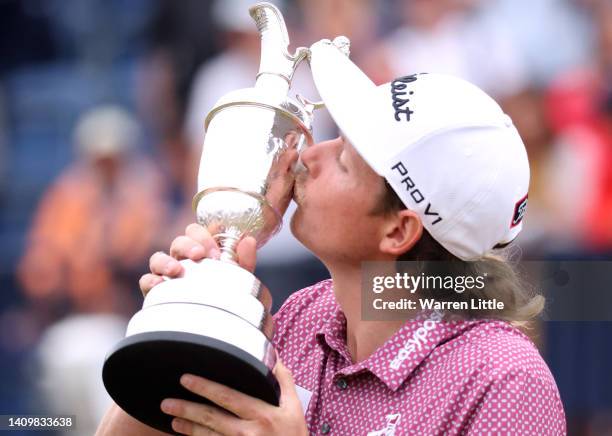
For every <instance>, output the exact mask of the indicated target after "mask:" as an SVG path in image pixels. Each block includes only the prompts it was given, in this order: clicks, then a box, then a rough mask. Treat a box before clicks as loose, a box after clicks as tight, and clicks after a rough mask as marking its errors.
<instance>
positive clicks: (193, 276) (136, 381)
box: [102, 3, 348, 432]
mask: <svg viewBox="0 0 612 436" xmlns="http://www.w3.org/2000/svg"><path fill="white" fill-rule="evenodd" d="M250 14H251V16H252V17H253V19H254V21H255V23H256V25H257V29H258V30H259V32H260V34H261V43H262V47H261V63H260V69H259V73H258V74H257V78H256V83H255V86H254V87H253V88H247V89H240V90H237V91H233V92H230V93H229V94H227V95H225V96H224V97H222V98H221V99H220V100H219V101H218V102H217V104H216V105H215V107H214V108H213V109H212V110H211V112H210V113H209V114H208V116H207V117H206V120H205V129H206V136H205V140H204V147H203V151H202V159H201V162H200V170H199V177H198V193H197V195H196V196H195V198H194V202H193V205H194V209H195V211H196V213H197V220H198V222H199V223H200V224H201V225H202V226H204V227H205V228H206V229H207V230H208V232H209V233H210V234H211V235H213V237H214V238H215V239H216V241H217V243H218V245H219V247H220V250H221V256H220V259H219V260H213V259H205V260H203V261H201V262H198V263H195V262H193V261H190V260H183V261H181V262H182V264H183V267H184V270H185V274H184V276H183V277H181V278H176V279H172V280H166V281H164V282H163V283H161V284H159V285H157V286H156V287H155V288H153V289H152V290H151V291H150V292H149V293H148V294H147V296H146V298H145V301H144V304H143V307H142V310H140V311H139V312H138V313H136V314H135V315H134V317H133V318H132V319H131V320H130V323H129V325H128V328H127V333H126V337H125V338H124V339H123V340H122V341H121V342H119V343H118V344H117V345H116V346H115V347H114V348H113V349H112V350H111V352H110V353H109V354H108V356H107V358H106V361H105V363H104V368H103V374H102V376H103V380H104V384H105V386H106V389H107V391H108V392H109V394H110V395H111V397H112V398H113V399H114V400H115V402H116V403H117V404H118V405H119V406H120V407H121V408H122V409H123V410H124V411H126V412H127V413H129V414H130V415H132V416H133V417H135V418H136V419H138V420H140V421H142V422H144V423H145V424H148V425H150V426H152V427H154V428H157V429H159V430H162V431H166V432H172V428H171V417H170V416H168V415H166V414H164V413H162V412H161V411H160V408H159V404H160V402H161V401H162V400H163V399H164V398H184V399H187V400H190V401H196V402H205V401H206V400H205V399H203V398H202V397H198V396H196V395H195V394H192V393H190V392H188V391H187V390H185V389H184V388H182V387H181V386H180V384H179V379H180V376H181V375H183V374H185V373H191V374H197V375H200V376H202V377H205V378H208V379H210V380H213V381H216V382H218V383H222V384H224V385H226V386H229V387H231V388H233V389H237V390H239V391H242V392H244V393H246V394H248V395H251V396H254V397H258V398H260V399H262V400H265V401H267V402H269V403H272V404H275V405H276V404H278V398H279V387H278V383H277V381H276V379H275V377H274V375H273V374H272V368H273V367H274V365H275V362H276V353H275V351H274V349H273V347H272V345H271V342H270V341H271V338H272V333H273V324H272V318H271V316H270V307H271V303H272V299H271V297H270V293H269V291H268V289H267V288H266V287H265V286H264V285H263V284H262V283H261V282H260V281H259V280H258V279H257V278H256V277H255V276H254V275H253V274H251V273H250V272H248V271H246V270H245V269H243V268H241V267H240V266H238V264H237V262H236V246H237V244H238V242H239V241H240V240H241V239H242V238H243V237H245V236H247V235H250V236H252V237H254V238H255V239H256V241H257V244H258V247H260V246H261V245H263V244H264V243H265V242H266V241H267V240H268V239H269V238H270V236H272V235H273V234H274V233H276V232H277V231H278V229H279V228H280V226H281V223H282V215H283V214H284V212H285V210H286V209H287V206H288V204H289V202H290V201H291V198H292V192H293V183H294V171H295V170H296V164H297V162H298V155H299V153H300V151H301V150H302V149H303V148H304V147H307V146H308V145H310V144H311V143H312V134H311V124H312V118H313V114H312V113H313V110H314V109H315V108H316V107H317V104H314V103H311V102H309V101H307V100H306V99H304V98H301V97H298V98H297V100H293V99H291V98H289V97H288V92H289V88H290V85H291V79H292V76H293V73H294V71H295V69H296V68H297V66H298V65H299V63H300V62H301V61H302V60H304V59H306V58H307V57H308V56H309V50H308V49H306V48H303V47H302V48H298V49H297V50H296V51H295V53H294V54H290V53H288V51H287V50H288V46H289V37H288V34H287V29H286V27H285V23H284V20H283V17H282V15H281V13H280V12H279V10H278V9H277V8H276V7H275V6H273V5H271V4H269V3H258V4H257V5H255V6H253V7H252V8H251V9H250ZM334 44H336V45H338V46H339V47H341V49H343V50H344V51H345V53H347V54H348V40H347V39H346V38H344V37H339V38H336V40H335V41H334Z"/></svg>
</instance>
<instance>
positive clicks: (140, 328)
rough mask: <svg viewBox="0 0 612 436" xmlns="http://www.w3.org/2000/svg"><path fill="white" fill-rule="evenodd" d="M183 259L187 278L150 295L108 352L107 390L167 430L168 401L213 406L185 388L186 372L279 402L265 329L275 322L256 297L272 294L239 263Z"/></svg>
mask: <svg viewBox="0 0 612 436" xmlns="http://www.w3.org/2000/svg"><path fill="white" fill-rule="evenodd" d="M181 263H182V264H183V266H184V267H185V270H186V272H185V276H184V277H182V278H178V279H173V280H167V281H165V282H163V283H161V284H159V285H157V286H155V287H154V288H153V289H152V290H151V291H150V292H149V294H148V295H147V297H146V298H145V302H144V305H143V308H142V310H140V311H139V312H138V313H136V314H135V315H134V317H132V319H131V320H130V324H129V325H128V329H127V334H126V338H125V339H123V340H122V341H120V342H119V343H118V344H117V345H116V346H115V347H114V348H113V349H112V350H111V351H110V352H109V354H108V355H107V358H106V360H105V362H104V367H103V370H102V378H103V381H104V385H105V387H106V390H107V391H108V393H109V394H110V395H111V397H112V398H113V400H114V401H115V402H116V403H117V405H118V406H119V407H121V408H122V409H123V410H124V411H125V412H127V413H128V414H129V415H131V416H133V417H134V418H136V419H138V420H139V421H141V422H143V423H145V424H147V425H149V426H151V427H153V428H155V429H158V430H161V431H164V432H169V433H173V430H172V427H171V422H172V417H171V416H169V415H166V414H165V413H163V412H162V411H161V409H160V404H161V402H162V400H163V399H165V398H182V399H185V400H189V401H194V402H199V403H203V404H209V402H208V400H206V399H205V398H203V397H201V396H198V395H196V394H193V393H191V392H189V391H188V390H186V389H185V388H183V387H182V386H181V385H180V383H179V380H180V377H181V376H182V375H183V374H185V373H189V374H195V375H199V376H202V377H205V378H207V379H209V380H213V381H215V382H217V383H221V384H223V385H225V386H228V387H230V388H233V389H236V390H239V391H241V392H243V393H245V394H247V395H250V396H253V397H256V398H260V399H261V400H264V401H266V402H268V403H270V404H274V405H278V399H279V395H280V389H279V386H278V382H277V380H276V378H275V377H274V375H273V374H272V368H273V366H274V364H275V360H276V356H275V354H274V349H273V348H272V345H271V343H270V341H269V340H268V337H266V334H264V333H263V332H264V331H266V330H267V331H268V332H269V334H268V336H270V334H271V319H269V318H267V317H266V316H265V315H263V314H264V313H265V312H266V310H265V308H264V304H262V303H261V302H260V301H259V299H263V298H264V296H269V294H268V293H267V289H265V287H263V286H262V285H261V283H260V282H259V280H257V279H256V278H255V276H253V275H252V274H251V273H249V272H248V271H246V270H244V269H242V268H240V267H238V266H236V265H232V264H229V263H226V262H220V261H215V260H210V259H206V260H204V261H202V262H200V263H199V264H196V263H194V262H192V261H189V260H183V261H181ZM230 272H231V274H229V273H230ZM202 276H205V277H206V279H205V280H204V281H203V279H202ZM202 287H206V288H209V289H202ZM220 291H222V292H220ZM263 291H265V292H263ZM239 294H240V295H239ZM238 295H239V298H237V297H238ZM256 295H257V297H256ZM236 304H240V307H237V306H236ZM262 326H266V327H267V328H264V327H262Z"/></svg>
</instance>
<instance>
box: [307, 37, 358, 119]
mask: <svg viewBox="0 0 612 436" xmlns="http://www.w3.org/2000/svg"><path fill="white" fill-rule="evenodd" d="M326 41H328V42H329V43H330V44H333V45H335V46H336V47H337V48H338V49H339V50H340V51H341V52H342V53H343V54H344V55H345V56H346V57H349V55H350V53H351V41H349V39H348V38H347V37H346V36H337V37H336V38H334V40H333V41H329V40H326ZM306 51H307V59H308V61H310V55H311V52H310V49H306ZM295 98H296V99H297V100H298V101H299V102H300V103H301V104H302V105H303V106H304V109H305V110H306V112H307V113H308V114H309V115H311V116H312V114H313V112H314V111H315V110H317V109H322V108H324V107H325V103H323V100H319V101H312V100H310V99H309V98H306V97H304V96H303V95H301V94H297V95H296V96H295Z"/></svg>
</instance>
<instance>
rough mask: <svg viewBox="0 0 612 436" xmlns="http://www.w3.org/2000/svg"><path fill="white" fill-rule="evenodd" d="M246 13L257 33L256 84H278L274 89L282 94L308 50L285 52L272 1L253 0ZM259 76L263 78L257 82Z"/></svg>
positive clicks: (279, 18) (286, 36)
mask: <svg viewBox="0 0 612 436" xmlns="http://www.w3.org/2000/svg"><path fill="white" fill-rule="evenodd" d="M249 12H250V14H251V17H253V20H255V24H256V25H257V30H258V31H259V34H260V35H261V60H260V64H259V73H258V74H257V78H258V80H257V85H256V87H260V86H265V87H266V90H269V89H270V88H271V87H278V92H279V93H282V95H285V96H286V95H287V91H288V90H289V87H290V85H291V79H292V78H293V73H294V71H295V69H296V68H297V66H298V64H299V63H300V62H301V61H302V60H304V59H305V58H306V57H307V55H308V53H309V51H308V49H307V48H304V47H300V48H298V49H297V50H296V51H295V53H294V54H290V53H289V52H288V47H289V34H288V32H287V26H286V25H285V20H284V19H283V15H282V14H281V12H280V11H279V10H278V9H277V8H276V6H274V5H273V4H271V3H266V2H262V3H257V4H256V5H255V6H253V7H251V8H250V9H249ZM260 79H263V80H262V81H261V83H260ZM276 79H280V80H276Z"/></svg>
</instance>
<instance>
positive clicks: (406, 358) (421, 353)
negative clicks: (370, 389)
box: [316, 303, 481, 391]
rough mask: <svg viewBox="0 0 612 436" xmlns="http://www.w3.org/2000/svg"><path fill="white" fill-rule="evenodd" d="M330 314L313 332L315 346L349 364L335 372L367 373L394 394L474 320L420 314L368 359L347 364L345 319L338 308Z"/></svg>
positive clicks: (337, 306)
mask: <svg viewBox="0 0 612 436" xmlns="http://www.w3.org/2000/svg"><path fill="white" fill-rule="evenodd" d="M335 304H336V307H335V308H334V310H333V311H332V313H331V315H330V317H329V318H328V319H327V320H325V322H324V323H323V324H322V326H321V328H320V329H319V330H318V331H317V333H316V337H317V341H318V343H319V345H321V346H322V347H324V346H328V347H329V348H331V349H333V350H335V351H336V352H338V353H339V354H340V355H341V356H342V357H343V358H344V359H346V361H347V362H349V365H348V366H346V367H344V368H343V369H341V370H340V371H339V372H340V373H341V374H343V375H352V374H356V373H358V372H363V371H370V372H371V373H372V374H374V375H375V376H376V377H377V378H378V379H380V380H381V381H382V382H383V383H384V384H385V385H386V386H387V387H388V388H389V389H391V390H393V391H396V390H397V389H398V388H399V387H400V386H401V385H402V384H403V383H404V381H405V380H406V379H407V378H408V376H409V375H410V374H411V373H412V372H413V371H414V370H415V369H416V368H417V367H418V366H419V365H420V363H421V362H422V361H423V360H424V359H425V358H426V357H427V356H429V355H430V354H431V353H432V352H433V350H434V349H435V348H436V347H437V346H438V345H440V344H442V343H444V342H447V341H449V340H450V339H452V338H453V337H455V336H458V335H460V334H461V333H462V332H464V331H465V330H467V329H469V328H470V327H471V326H473V325H474V324H476V323H479V322H481V321H478V320H457V321H447V320H445V319H444V320H443V314H442V313H441V312H438V311H424V312H421V313H420V314H419V315H418V316H417V317H416V318H415V319H412V320H409V321H406V323H405V324H404V325H403V326H402V327H401V328H400V329H399V330H398V331H397V332H395V334H394V335H393V336H392V337H391V338H390V339H388V340H387V341H386V342H385V343H384V344H383V345H382V346H381V347H380V348H378V349H377V350H376V351H375V352H374V353H373V354H372V355H371V356H370V357H368V358H367V359H365V360H363V361H361V362H359V363H356V364H350V362H351V356H350V354H349V352H348V347H347V344H346V317H345V316H344V313H343V312H342V310H341V308H340V306H339V305H338V304H337V303H335Z"/></svg>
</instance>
